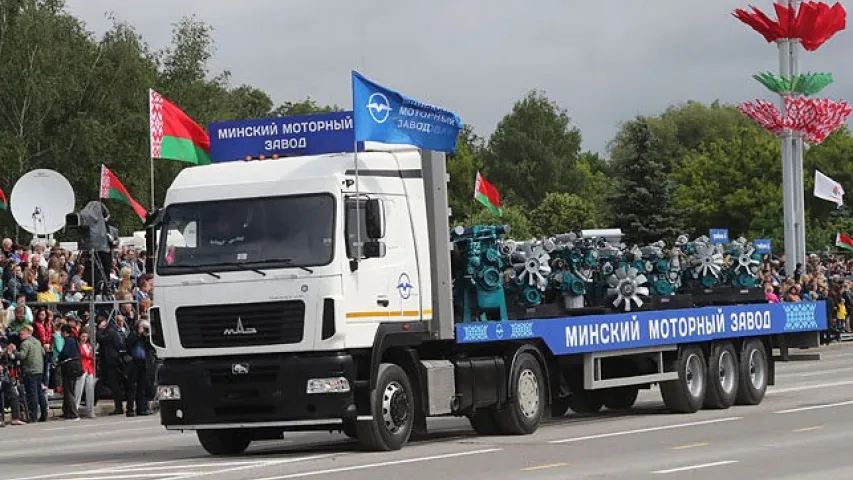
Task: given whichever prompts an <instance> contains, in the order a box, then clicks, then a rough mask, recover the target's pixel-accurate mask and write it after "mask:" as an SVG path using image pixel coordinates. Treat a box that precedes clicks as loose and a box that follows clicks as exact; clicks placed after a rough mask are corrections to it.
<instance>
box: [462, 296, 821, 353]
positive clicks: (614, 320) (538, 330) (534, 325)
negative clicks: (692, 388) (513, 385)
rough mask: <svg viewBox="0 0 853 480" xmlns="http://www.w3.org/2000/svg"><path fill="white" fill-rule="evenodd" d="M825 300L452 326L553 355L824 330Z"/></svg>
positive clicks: (469, 339) (472, 337)
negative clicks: (531, 342)
mask: <svg viewBox="0 0 853 480" xmlns="http://www.w3.org/2000/svg"><path fill="white" fill-rule="evenodd" d="M826 322H827V317H826V302H824V301H817V302H800V303H759V304H755V305H731V306H724V307H701V308H686V309H678V310H655V311H648V312H634V313H630V312H629V313H614V314H608V315H589V316H583V317H566V318H550V319H536V320H512V321H507V322H471V323H459V324H457V325H456V341H457V342H458V343H482V342H495V341H500V340H510V341H511V340H520V339H531V338H538V339H542V340H543V341H544V342H545V344H546V345H548V348H550V349H551V351H552V352H553V353H554V354H555V355H568V354H573V353H589V352H600V351H606V350H619V349H626V348H640V347H652V346H659V345H674V344H679V343H692V342H706V341H709V340H717V339H721V338H735V337H751V336H757V335H770V334H781V333H792V332H811V331H822V330H826V328H827V327H826Z"/></svg>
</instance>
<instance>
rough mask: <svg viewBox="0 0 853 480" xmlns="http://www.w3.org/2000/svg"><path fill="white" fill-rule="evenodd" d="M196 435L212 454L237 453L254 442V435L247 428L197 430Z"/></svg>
mask: <svg viewBox="0 0 853 480" xmlns="http://www.w3.org/2000/svg"><path fill="white" fill-rule="evenodd" d="M196 435H198V441H199V443H201V446H202V447H203V448H204V449H205V450H206V451H207V453H209V454H211V455H237V454H240V453H243V452H245V451H246V449H247V448H249V444H250V443H252V436H251V435H250V434H249V432H247V431H246V430H196Z"/></svg>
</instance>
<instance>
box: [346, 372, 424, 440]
mask: <svg viewBox="0 0 853 480" xmlns="http://www.w3.org/2000/svg"><path fill="white" fill-rule="evenodd" d="M413 400H414V392H413V391H412V385H411V382H409V377H408V375H406V372H405V371H404V370H403V369H402V368H400V367H399V366H397V365H394V364H393V363H382V364H380V365H379V370H378V372H377V378H376V388H375V389H374V390H373V391H372V392H370V413H371V415H372V416H373V420H371V421H361V422H356V428H357V430H358V439H359V441H360V442H361V443H362V444H363V445H364V446H365V447H367V448H368V449H370V450H378V451H388V450H400V449H401V448H403V445H405V444H406V442H408V441H409V436H411V434H412V426H413V425H414V421H415V403H414V401H413Z"/></svg>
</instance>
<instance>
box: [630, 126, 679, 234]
mask: <svg viewBox="0 0 853 480" xmlns="http://www.w3.org/2000/svg"><path fill="white" fill-rule="evenodd" d="M624 133H625V136H624V141H625V143H624V148H625V151H624V153H625V157H624V158H622V159H621V160H620V161H618V162H617V163H614V165H613V168H614V173H615V175H616V176H617V178H618V183H617V186H616V195H615V197H614V201H613V220H614V224H615V226H617V227H619V228H621V229H622V232H623V233H625V236H626V237H627V239H628V241H630V242H633V243H641V244H642V243H651V242H654V241H657V240H660V239H664V240H669V241H672V240H674V239H675V238H676V237H677V236H678V234H679V233H680V231H679V224H680V220H681V219H680V218H679V216H678V215H676V213H675V211H674V210H673V205H672V201H671V190H672V185H671V181H670V179H669V177H668V176H667V175H666V171H665V166H664V163H663V162H661V161H660V160H659V155H658V140H657V138H656V136H655V134H654V133H653V132H652V129H651V127H650V126H649V122H648V121H646V120H645V119H644V118H642V117H640V118H637V119H635V120H634V121H633V122H632V123H631V124H630V125H629V126H628V127H627V129H626V130H625V132H624Z"/></svg>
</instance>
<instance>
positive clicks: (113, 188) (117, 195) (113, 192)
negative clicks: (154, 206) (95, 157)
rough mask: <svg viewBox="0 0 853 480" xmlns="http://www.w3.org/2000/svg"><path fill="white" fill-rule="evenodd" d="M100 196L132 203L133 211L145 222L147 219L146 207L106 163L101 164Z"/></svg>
mask: <svg viewBox="0 0 853 480" xmlns="http://www.w3.org/2000/svg"><path fill="white" fill-rule="evenodd" d="M100 198H102V199H104V198H109V199H112V200H119V201H122V202H124V203H126V204H128V205H130V206H131V207H133V211H134V212H136V214H137V215H139V218H141V219H142V221H143V222H144V221H145V217H146V216H147V215H148V214H147V212H146V211H145V207H143V206H142V205H140V204H139V202H137V201H136V200H134V199H133V197H131V196H130V192H128V191H127V188H125V187H124V185H123V184H122V183H121V181H120V180H119V179H118V177H116V175H115V173H113V172H112V171H111V170H110V169H109V168H107V167H106V165H101V195H100Z"/></svg>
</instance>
